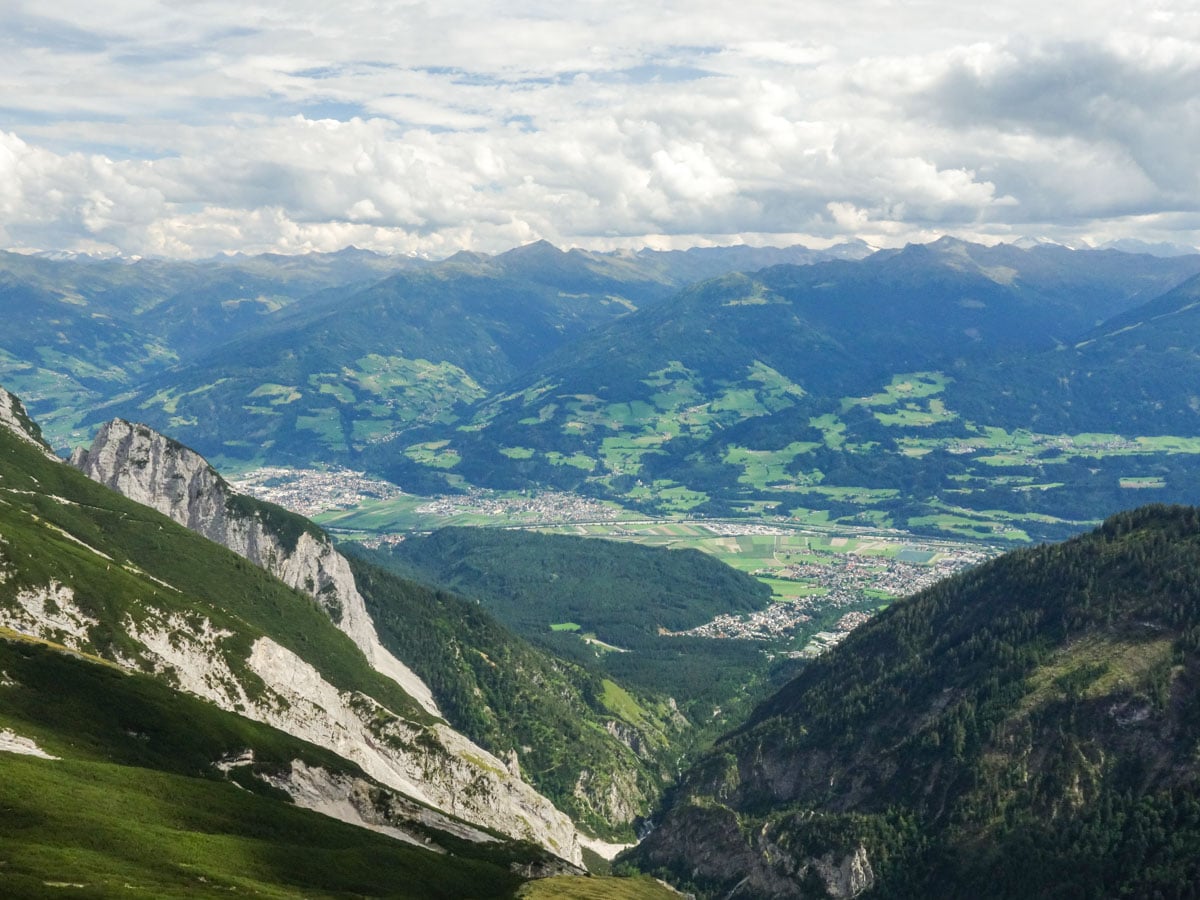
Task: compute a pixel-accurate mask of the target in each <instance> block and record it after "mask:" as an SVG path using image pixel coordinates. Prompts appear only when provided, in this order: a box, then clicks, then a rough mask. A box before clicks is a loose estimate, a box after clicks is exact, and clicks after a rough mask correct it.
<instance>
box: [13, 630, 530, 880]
mask: <svg viewBox="0 0 1200 900" xmlns="http://www.w3.org/2000/svg"><path fill="white" fill-rule="evenodd" d="M0 672H3V678H2V680H0V733H9V734H13V735H19V736H20V737H23V738H26V739H28V740H31V741H33V742H34V743H35V744H36V746H37V747H38V748H40V750H41V751H43V752H44V753H46V754H49V755H51V756H54V757H57V758H56V759H45V758H39V757H36V756H32V755H18V754H14V753H11V752H3V751H0V807H2V808H3V810H4V816H3V817H2V818H0V847H2V849H0V860H2V862H3V867H4V868H3V876H2V880H3V886H4V887H3V891H4V893H5V895H6V896H11V897H17V896H20V897H41V896H55V897H61V896H62V894H63V891H64V890H69V891H70V892H71V893H72V895H77V896H88V897H107V896H118V895H119V896H126V895H127V894H128V892H129V891H131V890H132V891H139V892H143V893H147V894H149V895H153V896H155V897H195V896H216V895H227V894H228V893H229V892H231V891H233V892H239V891H240V892H252V893H254V894H256V895H257V896H267V897H281V898H282V897H297V898H298V897H335V896H339V897H340V896H346V895H347V894H355V895H361V894H367V895H371V896H379V897H383V896H388V897H411V898H414V900H415V898H426V897H444V898H447V900H449V898H459V897H505V896H509V895H510V893H511V891H512V890H513V889H514V888H515V887H516V886H517V885H518V884H519V883H520V881H521V879H520V877H519V876H517V875H515V874H514V873H513V872H512V871H510V869H509V867H510V865H512V864H514V863H515V864H518V865H527V864H529V863H530V862H532V861H536V860H537V859H538V858H539V855H540V854H539V853H538V851H537V850H536V849H535V848H532V847H530V846H528V845H517V844H504V843H499V842H496V843H489V844H474V843H471V842H469V841H464V840H461V839H459V838H457V837H455V836H454V835H453V834H451V833H446V832H442V831H441V830H439V829H438V828H436V827H434V828H428V829H426V830H425V831H424V832H423V834H422V836H423V837H424V838H425V839H427V840H429V841H430V842H431V843H432V844H433V845H435V846H437V847H440V848H442V852H432V851H431V850H429V849H425V848H420V847H416V846H413V845H412V844H410V843H405V842H402V841H400V840H396V839H395V838H393V837H389V836H386V835H383V834H375V833H373V832H371V831H367V830H365V829H363V828H357V827H353V826H351V825H347V824H343V823H342V822H338V821H336V820H334V819H332V818H329V817H327V816H325V815H321V814H319V813H316V812H311V811H309V810H307V809H301V808H299V807H297V806H295V805H293V804H292V802H291V799H290V797H289V796H288V794H287V793H286V792H285V791H284V790H282V789H280V788H279V787H276V786H274V784H273V783H272V782H273V781H275V780H276V779H279V778H281V777H286V775H287V774H288V773H289V772H290V770H291V767H292V765H293V764H294V762H295V761H300V762H302V763H303V764H305V765H306V766H310V767H321V768H322V769H323V770H324V771H326V772H330V773H340V774H342V775H343V776H347V777H358V778H362V774H361V772H358V771H357V770H356V769H355V768H354V767H352V766H350V765H348V764H347V763H346V762H345V760H342V759H340V758H339V757H337V756H335V755H333V754H332V753H329V752H327V751H323V750H321V749H319V748H317V747H314V746H312V745H309V744H304V743H303V742H300V741H297V740H295V739H294V738H289V737H288V736H287V735H284V734H282V733H280V732H277V731H274V730H273V729H270V728H267V727H265V726H262V725H258V724H256V723H254V722H250V721H248V720H246V719H242V718H240V717H238V716H235V715H232V714H230V713H225V712H222V711H220V710H218V709H217V708H215V707H213V706H211V705H210V704H208V703H205V702H203V701H201V700H198V699H196V698H193V697H190V696H187V695H183V694H178V693H176V692H174V691H172V690H170V689H169V688H168V687H167V686H166V685H164V684H162V683H161V682H159V681H157V680H155V679H152V678H148V677H146V676H142V675H130V674H127V673H125V672H122V671H120V670H118V669H116V668H115V667H111V666H109V665H105V664H103V663H101V662H99V661H97V660H94V659H85V658H80V657H77V656H75V655H70V654H68V653H66V652H64V648H61V647H60V648H53V647H50V646H46V645H43V644H38V643H34V642H30V641H28V640H22V639H18V638H17V637H16V636H14V635H11V633H10V634H9V635H8V636H5V637H3V638H0ZM384 796H385V795H384V794H382V793H381V794H380V798H381V799H380V802H381V804H386V800H384V799H383V797H384ZM382 821H383V820H381V824H382ZM406 827H407V828H409V829H411V826H406ZM446 850H450V851H452V853H453V855H452V856H449V855H446V854H445V852H444V851H446Z"/></svg>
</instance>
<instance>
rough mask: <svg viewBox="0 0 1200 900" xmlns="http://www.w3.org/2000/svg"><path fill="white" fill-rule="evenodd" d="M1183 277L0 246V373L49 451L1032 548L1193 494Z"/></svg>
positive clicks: (1048, 257)
mask: <svg viewBox="0 0 1200 900" xmlns="http://www.w3.org/2000/svg"><path fill="white" fill-rule="evenodd" d="M1198 272H1200V256H1197V255H1195V254H1192V255H1183V256H1156V255H1150V254H1145V253H1142V254H1134V253H1127V252H1122V251H1118V250H1111V249H1110V250H1087V249H1078V250H1071V249H1068V248H1065V247H1062V246H1059V245H1053V244H1045V243H1034V244H1033V245H1031V246H1030V247H1029V248H1028V249H1022V248H1021V247H1017V246H1013V245H999V246H995V247H983V246H980V245H975V244H969V243H964V242H962V241H957V240H953V239H949V238H946V239H942V240H940V241H938V242H936V243H933V244H928V245H913V246H909V247H906V248H903V249H901V250H885V251H878V252H873V253H872V252H870V248H867V247H865V246H862V245H849V246H843V247H835V248H831V249H830V250H825V251H811V250H806V249H804V248H790V249H782V250H768V249H758V248H712V249H697V250H692V251H686V252H670V253H654V252H648V251H643V252H639V253H629V252H623V253H611V254H601V253H592V252H585V251H579V250H572V251H569V252H563V251H560V250H558V249H556V248H554V247H552V246H550V245H549V244H546V243H544V242H540V243H537V244H531V245H529V246H526V247H521V248H518V249H516V250H513V251H510V252H508V253H504V254H500V255H498V256H484V255H481V254H470V253H460V254H456V255H455V256H454V257H451V258H450V259H448V260H445V261H443V262H440V263H428V262H424V261H416V260H403V259H392V258H388V257H379V256H377V255H374V254H368V253H364V252H362V251H345V252H343V253H341V254H331V255H325V256H323V255H319V254H316V255H310V256H307V257H299V258H290V257H270V256H268V257H241V258H229V259H220V260H213V261H207V262H204V263H187V264H179V263H166V262H161V261H141V262H137V263H132V264H128V263H118V262H113V261H105V262H95V261H92V262H87V263H82V262H71V261H53V260H45V259H36V258H29V257H16V256H14V255H12V254H8V255H5V256H3V257H0V301H2V302H4V303H5V305H6V309H8V310H10V311H11V314H10V316H11V317H10V321H11V322H12V323H14V327H13V328H11V329H10V330H9V331H8V332H7V333H6V335H5V336H4V337H3V338H0V378H5V379H7V380H8V382H9V383H11V384H12V385H14V386H16V387H17V388H18V389H19V390H20V392H22V393H23V394H25V395H26V396H28V397H29V398H31V408H32V409H33V410H34V411H35V413H37V414H38V415H39V416H41V417H42V419H43V421H44V423H45V426H46V428H47V431H48V434H50V436H51V437H52V439H53V441H54V442H55V443H56V444H57V445H58V446H60V447H61V446H64V445H71V444H78V443H80V442H81V441H83V440H85V439H86V436H87V435H88V434H90V431H91V429H93V428H94V427H96V426H97V425H98V424H99V423H100V422H102V421H104V420H105V419H107V418H110V417H112V416H114V415H118V416H121V417H123V418H125V419H128V420H131V421H145V422H147V423H148V424H150V425H152V426H154V427H157V428H160V429H165V430H168V431H170V432H171V433H172V434H175V435H178V436H179V438H180V439H182V440H184V441H185V442H186V443H188V444H189V445H190V446H195V447H196V448H198V449H199V450H200V451H202V452H203V453H205V454H206V455H207V456H209V457H211V458H213V459H214V460H216V461H217V462H219V463H222V464H226V463H228V464H237V465H252V464H255V463H267V462H270V463H282V464H291V465H309V464H314V463H327V462H336V463H340V464H349V465H353V466H357V467H359V468H366V469H370V470H371V471H373V472H375V473H378V474H383V475H385V476H387V477H389V478H391V479H392V480H394V481H396V482H397V483H398V484H400V485H402V486H403V487H405V488H406V489H408V490H410V491H416V492H424V493H443V492H447V491H456V490H461V489H462V488H463V487H465V486H469V485H481V486H487V487H493V488H500V489H527V488H531V487H532V488H535V489H536V488H538V487H555V488H559V489H569V490H575V491H580V492H583V493H588V494H592V495H597V496H602V497H606V498H610V499H615V500H617V501H619V502H621V503H623V504H625V505H626V506H632V507H637V508H640V509H644V510H646V511H651V512H657V513H701V514H709V515H739V514H744V513H746V512H748V511H753V512H755V513H756V514H757V513H762V512H770V513H772V514H776V515H785V516H791V517H793V518H797V519H799V520H801V521H807V520H814V521H815V520H820V521H830V522H838V521H840V522H843V523H847V524H870V525H873V526H884V527H894V526H902V527H907V528H910V529H915V530H930V531H941V532H951V533H955V534H975V535H986V536H996V535H999V536H1002V537H1012V538H1016V539H1025V538H1030V537H1052V536H1061V535H1065V534H1068V533H1072V532H1074V531H1077V530H1078V529H1079V528H1080V527H1081V525H1082V524H1084V523H1086V522H1088V521H1094V520H1098V519H1100V518H1102V517H1103V516H1104V515H1105V514H1107V513H1109V512H1112V511H1114V510H1116V509H1119V508H1121V507H1123V506H1125V505H1128V503H1129V500H1130V495H1129V493H1128V492H1129V491H1131V490H1153V491H1155V494H1154V496H1155V497H1157V498H1159V499H1162V500H1183V499H1186V498H1187V497H1189V496H1190V492H1191V491H1192V489H1193V487H1195V482H1196V478H1195V477H1194V473H1195V470H1196V467H1195V466H1194V465H1192V460H1193V459H1194V455H1195V453H1196V452H1200V445H1198V444H1196V443H1195V441H1196V439H1197V438H1198V437H1200V432H1198V426H1200V421H1198V416H1197V413H1196V409H1197V408H1198V404H1200V401H1197V400H1196V398H1195V397H1193V396H1192V393H1193V392H1192V391H1191V390H1190V387H1189V386H1190V385H1192V384H1195V383H1197V375H1200V373H1197V372H1196V371H1195V365H1194V353H1193V352H1192V351H1193V347H1192V345H1193V344H1194V341H1193V340H1192V338H1191V337H1189V335H1193V334H1194V333H1195V329H1194V325H1193V324H1192V323H1191V318H1192V317H1191V314H1190V312H1189V310H1190V306H1189V303H1190V301H1189V300H1188V297H1189V296H1190V294H1189V293H1188V292H1189V291H1190V290H1191V288H1190V287H1187V286H1185V285H1184V282H1186V281H1187V280H1188V279H1189V278H1191V277H1193V276H1195V275H1196V274H1197V273H1198ZM1172 304H1175V306H1174V307H1173V306H1172ZM1176 307H1177V308H1176ZM1172 310H1173V311H1172ZM1143 319H1144V321H1143ZM1143 336H1144V338H1145V339H1143ZM1081 435H1082V436H1083V437H1082V438H1080V436H1081ZM1052 447H1059V449H1060V450H1061V451H1062V452H1059V453H1057V455H1054V454H1050V453H1049V450H1050V449H1051V448H1052ZM1064 448H1065V449H1064Z"/></svg>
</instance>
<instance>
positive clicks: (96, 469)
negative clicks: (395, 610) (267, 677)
mask: <svg viewBox="0 0 1200 900" xmlns="http://www.w3.org/2000/svg"><path fill="white" fill-rule="evenodd" d="M71 464H72V465H73V466H75V467H76V468H78V469H80V470H81V471H82V472H83V473H84V474H85V475H87V476H88V477H89V478H91V479H92V480H93V481H98V482H100V483H101V484H103V485H106V486H107V487H110V488H112V489H113V490H114V491H117V492H118V493H120V494H124V495H125V496H126V497H128V498H129V499H130V500H134V501H136V502H138V503H141V504H143V505H145V506H149V507H151V508H152V509H157V510H158V511H159V512H161V513H163V514H164V515H167V516H170V517H171V518H172V519H174V520H175V521H176V522H178V523H179V524H180V525H183V526H184V527H185V528H188V529H190V530H191V531H195V532H197V533H198V534H202V535H204V536H205V537H206V538H208V539H209V540H210V541H213V542H215V543H218V544H221V545H222V546H224V547H228V548H229V549H230V550H232V551H233V552H234V553H236V554H238V555H239V556H243V557H245V558H246V559H248V560H249V561H250V562H252V563H254V564H255V565H256V566H260V567H261V568H263V569H266V570H267V571H268V572H270V573H271V574H272V575H274V576H275V577H276V578H278V579H279V580H280V581H282V582H284V583H285V584H287V585H289V586H291V587H294V588H296V589H297V590H301V591H304V592H305V593H307V594H309V595H311V596H313V597H315V598H316V599H317V600H318V601H319V602H320V603H321V605H322V606H324V607H325V609H326V610H327V611H328V612H329V615H330V618H332V619H333V621H334V622H335V623H336V624H337V626H338V627H339V628H340V629H341V630H342V631H344V632H345V633H346V634H347V635H349V637H350V638H351V639H352V640H353V641H354V643H355V644H356V645H357V646H358V648H359V649H360V650H362V651H363V653H364V654H365V655H366V657H367V659H368V660H370V662H371V665H372V666H374V667H375V668H376V669H378V670H379V671H380V672H382V673H383V674H384V675H387V676H388V677H389V678H391V679H392V680H393V681H395V682H397V683H398V684H399V685H400V686H401V687H402V688H404V690H405V691H406V692H407V693H408V694H409V695H410V696H412V697H413V698H414V699H415V700H416V701H417V702H418V703H420V704H421V705H422V706H423V707H424V708H425V709H426V711H428V712H430V713H431V714H433V715H435V716H440V715H441V712H440V711H439V710H438V708H437V703H436V702H434V699H433V694H432V692H431V691H430V690H429V687H428V686H427V685H426V684H425V683H424V681H422V680H421V679H420V678H419V677H418V676H417V675H416V673H414V672H413V671H412V670H411V669H409V668H408V666H406V665H404V663H402V662H400V660H398V659H396V657H395V656H393V655H392V654H391V653H389V652H388V651H387V649H385V648H384V647H383V645H382V644H380V642H379V637H378V635H377V634H376V632H375V625H374V623H373V622H372V621H371V618H370V616H369V615H368V614H367V608H366V604H365V603H364V602H363V598H362V595H361V594H360V593H359V592H358V588H357V586H356V585H355V583H354V576H353V574H352V573H351V571H350V564H349V563H348V562H347V561H346V558H345V557H344V556H342V555H341V554H340V553H338V552H337V550H335V549H334V547H333V543H332V542H331V541H330V540H329V538H328V537H326V536H325V535H324V534H323V533H321V531H320V530H319V529H317V528H315V527H312V526H310V527H308V528H299V527H295V532H296V533H295V534H294V535H292V536H291V538H292V540H290V541H289V536H288V535H283V534H280V532H279V530H277V529H274V528H272V527H271V526H270V524H269V523H268V522H265V521H264V520H263V516H262V515H261V513H257V512H255V510H256V509H262V508H263V506H262V504H257V503H256V502H247V504H245V505H239V504H238V503H237V501H236V500H234V499H233V498H234V497H235V496H236V495H235V493H234V491H233V489H232V488H230V487H229V485H228V483H226V481H225V479H223V478H222V477H221V476H220V475H219V474H218V473H217V470H216V469H214V468H213V467H212V466H210V465H209V464H208V461H207V460H205V459H204V457H202V456H201V455H200V454H198V453H196V452H195V451H193V450H189V449H188V448H187V447H185V446H183V445H182V444H180V443H178V442H177V441H173V440H171V439H170V438H167V437H164V436H163V435H161V434H159V433H158V432H156V431H154V430H153V429H151V428H148V427H146V426H145V425H134V424H132V423H130V422H126V421H125V420H124V419H113V420H112V421H111V422H108V423H106V424H104V425H103V426H101V428H100V430H99V431H98V432H97V434H96V439H95V440H94V441H93V442H92V447H91V449H90V450H81V449H80V450H76V451H75V452H74V453H73V454H72V455H71Z"/></svg>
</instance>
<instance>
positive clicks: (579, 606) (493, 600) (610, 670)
mask: <svg viewBox="0 0 1200 900" xmlns="http://www.w3.org/2000/svg"><path fill="white" fill-rule="evenodd" d="M382 559H383V560H384V561H385V562H390V563H391V564H393V565H394V566H396V567H397V568H398V571H402V572H406V573H408V574H409V575H410V576H412V577H416V578H419V579H422V580H424V581H425V582H427V583H431V584H439V585H444V586H446V587H449V588H453V589H454V590H456V591H458V592H460V593H462V594H463V595H464V596H467V597H470V598H474V599H476V600H478V601H480V602H481V603H482V605H483V608H484V609H485V610H487V612H489V613H490V614H491V615H494V616H495V617H496V618H497V619H499V620H500V621H501V622H503V623H504V624H505V625H507V626H508V627H510V628H512V629H513V630H514V631H516V632H517V633H518V634H520V635H522V636H523V637H525V638H527V639H529V640H531V641H536V642H537V643H539V644H541V645H543V646H545V647H549V648H552V649H553V650H554V651H555V652H557V653H559V654H560V655H562V656H564V657H566V658H567V659H574V660H576V661H578V662H579V663H581V664H584V665H587V666H588V667H589V668H590V669H591V670H593V671H599V672H602V673H605V674H607V675H608V676H609V677H610V678H612V679H614V680H616V681H617V682H619V683H620V684H622V685H624V686H625V687H626V688H628V689H630V690H634V691H636V692H638V693H640V694H642V695H644V696H646V697H649V698H654V697H657V698H660V699H665V698H666V697H671V698H673V699H674V701H676V702H677V703H678V706H679V708H680V709H681V710H682V711H683V712H684V713H685V714H686V715H687V716H688V718H689V719H691V721H692V722H696V723H706V722H709V721H711V719H712V718H713V716H714V711H715V710H716V709H719V708H724V707H729V706H730V705H735V704H736V700H737V699H738V698H744V696H745V690H746V688H747V686H748V685H750V684H752V683H753V682H755V681H756V680H759V679H761V678H763V677H764V675H765V674H766V672H767V669H768V665H767V661H766V658H765V656H764V655H763V653H762V652H761V651H760V650H759V649H758V648H757V647H756V646H755V645H754V644H753V643H752V642H747V641H714V640H709V639H706V638H695V637H684V636H678V635H674V634H671V632H676V631H682V630H685V629H688V628H693V627H695V626H697V625H701V624H704V623H706V622H709V621H711V620H712V619H713V618H714V617H716V616H717V615H719V614H721V613H730V612H734V613H737V612H747V611H750V610H756V609H762V608H764V607H765V606H767V605H768V603H769V601H770V589H769V588H768V587H767V586H766V585H764V584H762V583H761V582H759V581H758V580H757V579H754V578H752V577H750V576H749V575H746V574H744V573H742V572H738V571H737V570H735V569H733V568H731V567H730V566H727V565H725V564H724V563H722V562H720V561H718V560H716V559H713V558H712V557H711V556H707V555H705V554H703V553H700V552H699V551H694V550H667V549H663V548H655V547H644V546H638V545H634V544H626V543H619V542H615V541H603V540H593V539H589V538H579V537H569V536H566V535H549V534H537V533H531V532H525V531H508V530H501V529H490V528H489V529H484V528H444V529H441V530H440V531H435V532H434V533H433V534H431V535H428V536H424V537H413V538H411V539H409V540H406V541H403V542H402V543H400V544H396V545H394V546H392V547H391V548H389V549H388V550H387V551H386V555H385V556H383V557H382ZM614 702H616V701H614ZM724 713H725V715H728V714H729V713H730V710H729V709H725V710H724Z"/></svg>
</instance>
